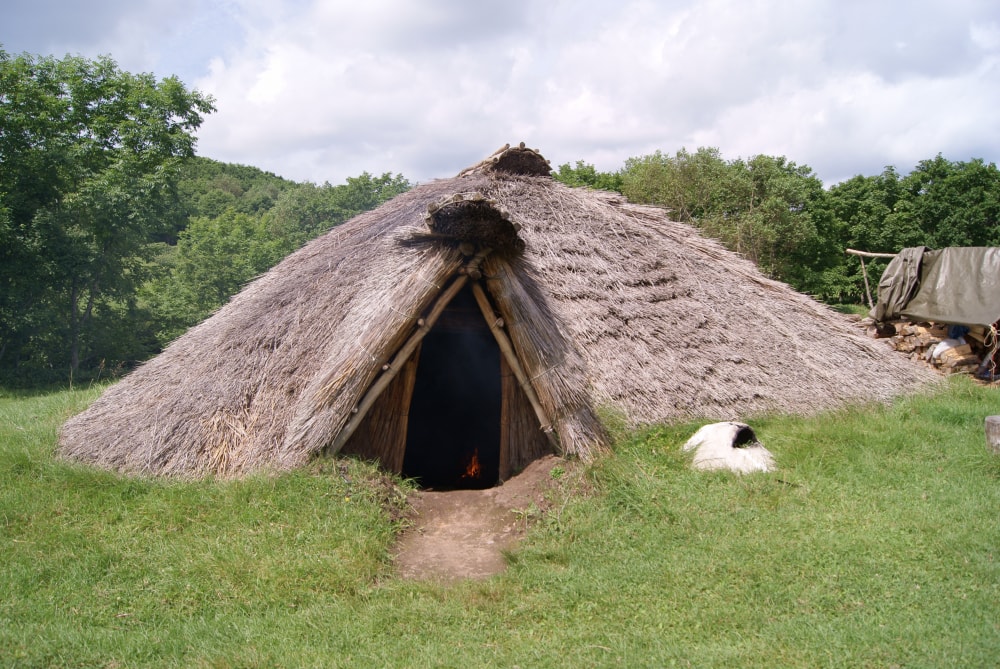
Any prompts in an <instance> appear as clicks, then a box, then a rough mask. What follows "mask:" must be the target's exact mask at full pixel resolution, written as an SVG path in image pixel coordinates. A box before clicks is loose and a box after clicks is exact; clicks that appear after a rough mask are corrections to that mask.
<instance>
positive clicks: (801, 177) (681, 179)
mask: <svg viewBox="0 0 1000 669" xmlns="http://www.w3.org/2000/svg"><path fill="white" fill-rule="evenodd" d="M622 180H623V188H622V191H623V192H624V193H625V195H626V196H627V197H628V198H629V199H630V200H632V201H635V202H647V203H651V204H657V205H660V206H663V207H666V208H668V209H670V211H671V213H672V214H673V215H674V217H675V218H676V219H677V220H679V221H683V222H690V223H692V224H693V225H695V226H697V227H698V228H700V229H701V230H702V231H704V232H705V233H706V234H707V235H709V236H712V237H715V238H716V239H719V240H720V241H722V242H723V243H724V244H725V245H726V246H727V247H728V248H730V249H731V250H733V251H736V252H738V253H741V254H742V255H744V256H746V257H747V258H749V259H751V260H753V261H754V262H755V263H757V265H758V266H759V267H760V268H761V269H762V270H763V271H764V272H766V273H768V274H771V275H772V276H775V277H777V278H780V279H782V280H784V281H787V282H789V283H791V284H792V285H793V286H795V287H796V288H797V289H799V290H808V291H810V292H815V291H817V290H819V289H820V287H821V285H822V283H823V281H821V280H820V279H819V277H818V274H819V273H821V272H822V271H823V269H824V268H825V266H826V264H827V262H828V261H827V258H828V257H829V256H830V249H829V238H828V235H829V230H830V229H831V228H832V227H833V225H834V221H833V217H832V215H831V213H830V212H829V210H828V209H827V207H826V203H825V193H824V191H823V184H822V182H821V181H820V180H819V179H818V178H817V177H816V176H815V175H814V174H813V173H812V170H811V169H810V168H809V167H807V166H805V165H796V164H795V163H793V162H791V161H788V160H786V159H785V158H784V157H783V156H782V157H772V156H764V155H758V156H754V157H752V158H750V159H749V160H745V161H744V160H742V159H737V160H733V161H728V162H727V161H725V160H724V159H723V158H722V156H721V154H720V153H719V150H718V149H715V148H704V147H702V148H699V149H698V150H697V151H696V152H694V153H690V152H688V151H686V150H684V149H681V150H680V151H678V152H677V153H676V154H675V155H673V156H667V155H664V154H662V153H660V152H659V151H657V152H656V153H654V154H651V155H648V156H642V157H639V158H630V159H629V160H628V161H626V163H625V169H624V170H623V174H622Z"/></svg>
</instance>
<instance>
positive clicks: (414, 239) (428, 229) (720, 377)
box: [60, 145, 929, 485]
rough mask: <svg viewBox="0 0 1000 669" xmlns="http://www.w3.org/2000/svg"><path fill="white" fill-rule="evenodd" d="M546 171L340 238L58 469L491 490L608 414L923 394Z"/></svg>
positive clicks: (154, 371)
mask: <svg viewBox="0 0 1000 669" xmlns="http://www.w3.org/2000/svg"><path fill="white" fill-rule="evenodd" d="M549 172H550V168H549V165H548V162H547V161H546V160H545V159H544V158H543V157H542V156H541V155H540V154H538V153H537V152H536V151H533V150H531V149H525V148H524V147H523V145H522V146H521V147H515V148H508V147H504V149H501V150H500V151H498V152H497V153H495V154H494V155H493V156H491V157H490V158H488V159H487V160H485V161H483V162H482V163H480V164H478V165H475V166H473V167H471V168H469V169H467V170H464V171H463V172H462V173H460V174H459V175H458V176H456V177H454V178H451V179H443V180H438V181H434V182H431V183H428V184H424V185H420V186H417V187H416V188H414V189H412V190H411V191H409V192H407V193H405V194H403V195H400V196H398V197H396V198H395V199H393V200H392V201H390V202H388V203H386V204H384V205H383V206H381V207H379V208H378V209H375V210H374V211H371V212H368V213H365V214H362V215H360V216H358V217H356V218H354V219H353V220H351V221H349V222H347V223H345V224H343V225H341V226H339V227H337V228H334V229H333V230H331V231H330V232H329V233H327V234H326V235H324V236H322V237H319V238H317V239H315V240H314V241H312V242H310V243H309V244H307V245H306V246H305V247H303V248H302V249H300V250H299V251H297V252H295V253H293V254H291V255H290V256H289V257H288V258H286V259H285V260H284V261H282V262H281V263H280V264H278V265H277V266H276V267H274V268H273V269H272V270H271V271H269V272H267V273H266V274H264V275H263V276H261V277H260V278H258V279H257V280H256V281H254V282H253V283H251V284H249V285H248V286H247V287H246V288H245V289H244V290H243V291H242V292H240V293H239V294H238V295H236V296H235V297H233V298H232V300H231V301H230V302H229V303H228V304H226V305H225V306H224V307H222V308H221V309H220V310H219V311H218V312H217V313H215V314H214V315H213V316H212V317H211V318H209V319H207V320H206V321H204V322H203V323H201V324H200V325H198V326H196V327H194V328H192V329H191V330H190V331H189V332H187V333H186V334H185V335H184V336H182V337H180V338H179V339H178V340H177V341H175V342H174V343H173V344H171V345H170V346H169V347H167V349H166V350H164V351H163V353H161V354H160V355H159V356H157V357H156V358H154V359H152V360H150V361H149V362H147V363H146V364H144V365H143V366H142V367H140V368H139V369H137V370H136V371H135V372H133V373H132V374H130V375H129V376H128V377H126V378H125V379H124V380H122V381H121V382H120V383H118V384H117V385H115V386H113V387H111V388H109V389H108V390H107V391H106V392H105V393H104V395H103V396H102V397H101V398H100V399H98V400H97V401H96V402H95V403H94V404H93V405H92V406H91V407H90V408H89V409H87V410H86V411H85V412H83V413H82V414H80V415H78V416H76V417H75V418H73V419H71V420H70V421H68V422H67V423H66V425H65V426H64V427H63V429H62V432H61V435H60V451H61V453H62V454H63V455H65V456H68V457H71V458H77V459H80V460H83V461H87V462H92V463H96V464H98V465H101V466H105V467H109V468H113V469H117V470H121V471H124V472H134V473H155V474H183V475H203V474H214V475H220V476H234V475H241V474H244V473H248V472H252V471H255V470H262V469H263V470H268V469H274V470H280V469H287V468H291V467H295V466H298V465H301V464H303V463H304V462H306V461H307V460H308V459H309V458H311V457H313V456H315V455H317V454H320V453H335V452H338V451H343V452H346V453H357V454H361V455H363V456H368V457H372V458H378V459H379V460H380V461H381V463H382V465H383V466H384V467H385V468H387V469H389V470H391V471H395V472H403V473H406V474H409V475H415V476H418V477H420V478H422V479H424V480H426V481H428V482H431V483H434V482H436V481H437V482H438V483H440V481H439V480H438V479H441V480H443V481H445V482H444V483H441V484H442V485H445V484H447V480H445V479H446V476H447V475H451V476H458V477H461V476H472V474H470V473H469V471H471V470H474V469H475V466H476V465H479V464H482V466H483V468H484V469H485V474H482V475H481V476H482V477H483V480H485V481H486V484H490V485H491V484H493V483H495V482H496V480H497V479H498V478H500V479H503V478H506V477H507V476H509V475H510V474H511V473H512V472H515V471H517V470H518V469H520V468H521V467H523V466H524V465H525V464H527V463H528V462H530V461H531V460H533V459H534V458H536V457H538V456H540V455H541V454H544V453H548V452H556V453H560V454H563V455H576V456H580V457H583V458H587V457H589V456H590V455H591V454H593V453H594V452H595V451H596V450H597V449H600V448H602V446H603V445H604V443H605V441H606V436H605V432H604V429H603V427H602V425H601V422H600V420H599V419H598V418H597V416H596V413H595V410H596V409H597V408H602V407H604V408H608V409H610V410H611V411H613V412H615V413H617V414H619V415H620V416H622V417H624V419H626V420H627V421H628V422H629V423H630V424H641V423H651V422H658V421H669V420H672V419H678V418H689V417H706V418H715V419H732V418H745V417H747V416H750V415H753V414H757V413H760V412H768V411H790V412H812V411H816V410H821V409H825V408H829V407H834V406H837V405H841V404H843V403H845V402H851V401H866V400H885V399H887V398H890V397H892V396H894V395H896V394H898V393H900V392H903V391H905V390H906V389H907V388H909V387H911V386H912V385H913V384H914V383H917V382H922V381H925V380H927V378H928V374H929V372H927V371H925V370H923V369H922V368H921V367H918V366H915V365H913V364H912V363H909V361H907V360H905V359H903V358H901V357H898V356H897V355H896V354H894V353H893V352H892V351H890V350H888V348H886V347H885V346H884V344H883V343H881V342H876V341H872V340H869V339H867V338H866V337H864V336H862V334H861V333H860V332H859V331H858V330H857V329H856V328H855V327H854V326H853V325H852V324H850V323H849V322H848V320H847V319H846V318H844V317H842V316H841V315H839V314H837V313H835V312H833V311H831V310H830V309H828V308H826V307H825V306H823V305H821V304H819V303H817V302H815V301H814V300H812V299H810V298H809V297H807V296H804V295H801V294H799V293H796V292H795V291H793V290H791V289H790V288H789V287H788V286H786V285H784V284H782V283H778V282H776V281H772V280H770V279H767V278H765V277H764V276H762V275H761V274H760V272H758V270H757V269H756V267H755V266H754V265H753V264H752V263H750V262H749V261H747V260H745V259H743V258H741V257H739V256H738V255H736V254H734V253H731V252H729V251H727V250H725V249H724V248H723V247H722V246H720V245H719V244H718V243H716V242H714V241H711V240H708V239H705V238H703V237H701V236H700V235H699V234H698V233H697V232H696V231H695V230H694V229H693V228H691V227H689V226H687V225H683V224H680V223H676V222H673V221H671V220H669V218H668V217H667V212H665V211H664V210H662V209H657V208H652V207H644V206H636V205H632V204H629V203H627V202H626V201H625V200H624V199H623V198H621V197H620V196H618V195H615V194H611V193H605V192H599V191H593V190H588V189H573V188H568V187H566V186H564V185H563V184H561V183H558V182H556V181H555V180H553V179H552V178H551V177H550V176H549ZM466 335H469V336H466ZM484 361H485V364H480V363H483V362H484ZM473 448H475V449H476V450H472V449H473ZM479 449H482V451H480V450H479ZM421 454H423V455H421ZM444 460H449V461H453V462H451V463H450V464H447V465H445V466H444V469H438V468H436V467H437V465H433V464H431V465H429V464H428V461H429V462H431V463H434V462H438V463H440V462H441V461H444ZM448 468H451V469H453V470H456V471H457V470H459V469H460V470H462V472H461V473H459V474H454V473H453V474H447V472H446V471H445V470H448ZM449 480H452V481H454V480H455V479H449Z"/></svg>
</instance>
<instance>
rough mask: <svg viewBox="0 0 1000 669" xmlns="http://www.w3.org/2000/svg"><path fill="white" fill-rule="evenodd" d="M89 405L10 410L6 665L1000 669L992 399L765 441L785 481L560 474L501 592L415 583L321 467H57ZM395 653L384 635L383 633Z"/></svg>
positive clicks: (374, 523)
mask: <svg viewBox="0 0 1000 669" xmlns="http://www.w3.org/2000/svg"><path fill="white" fill-rule="evenodd" d="M98 391H99V389H98V388H95V389H92V390H88V391H82V392H81V391H77V392H72V393H68V392H58V393H33V394H13V393H9V392H8V393H3V392H2V391H0V478H2V480H3V481H4V483H5V485H4V486H0V564H2V565H3V568H2V569H0V592H3V593H4V597H3V598H2V599H0V621H2V622H3V624H2V625H0V657H3V658H4V659H5V660H6V664H8V665H11V666H70V667H75V666H79V667H85V666H111V665H115V666H129V667H132V666H136V667H140V666H195V667H209V666H223V667H225V666H261V667H264V666H287V667H298V666H329V665H334V666H379V667H382V666H385V667H392V666H399V667H403V666H406V667H413V666H522V667H580V666H628V667H633V666H636V667H665V666H675V665H676V666H696V667H732V666H740V667H861V668H864V667H872V668H874V667H890V666H900V667H909V666H928V667H931V666H933V667H985V666H992V665H993V664H995V659H996V657H997V654H998V653H1000V636H998V634H997V617H998V615H1000V604H998V602H1000V561H998V560H997V555H996V547H997V546H998V545H1000V525H998V523H997V520H996V509H997V507H998V505H1000V487H998V486H997V483H998V481H1000V459H998V458H997V457H996V456H995V455H992V454H991V453H990V452H989V451H988V450H987V449H986V447H985V444H984V440H983V416H984V415H987V414H989V413H991V412H995V409H996V398H995V392H996V391H995V389H991V388H984V387H981V386H977V385H975V384H973V383H972V382H971V381H969V380H968V379H963V378H952V379H950V381H949V382H948V383H947V384H946V385H945V386H944V387H942V388H940V389H938V390H937V391H936V392H935V393H934V394H930V395H919V396H915V397H913V398H908V399H903V400H900V401H898V402H896V403H895V404H894V405H893V406H890V407H882V406H871V407H856V408H851V409H845V410H842V411H837V412H833V413H830V414H824V415H820V416H815V417H811V418H799V417H788V416H782V417H778V416H775V417H769V418H766V419H765V418H761V419H758V420H756V421H753V426H754V429H755V431H756V432H757V434H758V435H759V436H760V438H761V440H762V441H763V442H764V443H765V444H766V445H767V447H768V448H769V449H770V450H771V451H772V452H773V453H774V454H775V457H776V459H777V462H778V465H779V467H780V469H779V471H777V472H775V473H772V474H755V475H749V476H742V477H740V476H733V475H727V474H722V473H706V472H694V471H692V470H690V469H689V468H688V456H686V455H685V454H682V453H681V452H680V444H682V443H683V442H684V440H685V439H686V438H687V437H688V436H690V434H691V433H692V432H693V430H694V428H695V427H697V426H696V425H676V426H660V427H655V428H652V429H649V430H647V431H644V432H641V433H632V434H629V435H627V436H626V437H625V438H624V439H623V440H622V441H621V442H620V443H619V444H618V445H617V447H616V452H615V453H614V454H613V455H609V456H607V457H605V458H603V459H601V460H600V461H599V462H597V463H594V464H593V465H592V466H590V467H588V468H587V470H586V472H585V474H586V481H587V482H588V485H586V486H584V487H583V488H578V487H573V486H578V485H580V484H579V472H578V468H577V467H576V466H573V467H568V468H567V469H566V472H565V473H564V474H563V475H562V476H561V477H560V479H559V481H558V483H557V484H558V485H559V486H560V487H559V488H557V489H556V491H555V492H554V493H553V494H552V498H551V499H550V502H552V503H553V504H552V506H551V507H550V508H549V510H548V511H547V512H544V513H541V512H540V510H539V507H529V508H528V509H527V510H523V511H521V512H520V513H517V514H515V513H512V514H511V517H510V521H511V522H515V521H517V522H521V523H525V524H527V525H528V527H529V534H528V537H527V539H526V540H525V541H524V542H523V543H521V544H520V545H519V546H518V547H517V548H515V549H513V550H512V551H511V552H510V553H509V554H508V562H509V568H508V570H507V571H506V572H505V573H504V574H502V575H499V576H496V577H493V578H491V579H487V580H485V581H469V582H462V583H457V584H438V583H417V582H410V581H404V580H401V579H399V578H398V577H396V576H395V575H394V573H393V569H392V565H391V556H392V552H393V540H394V536H395V533H396V532H397V531H399V530H400V528H401V524H400V521H399V520H398V515H397V514H398V513H399V510H400V503H401V499H400V492H399V490H398V489H396V488H393V487H391V486H388V485H386V481H385V480H384V479H383V478H382V477H380V476H379V475H378V474H377V472H375V471H374V470H373V468H372V467H371V466H369V465H364V464H361V463H358V462H354V461H351V460H343V461H341V460H336V461H325V460H324V461H319V462H317V463H316V464H314V465H313V466H312V467H310V468H307V469H305V470H303V471H299V472H294V473H285V474H281V475H276V476H261V477H251V478H249V479H247V480H243V481H212V480H203V481H166V480H155V479H142V478H125V477H121V476H117V475H113V474H109V473H106V472H102V471H97V470H93V469H89V468H85V467H80V466H76V465H73V464H71V463H67V462H65V461H61V460H58V459H56V458H54V457H53V455H52V453H53V445H54V440H55V431H56V428H57V426H58V425H59V424H60V423H61V421H62V420H63V419H64V418H65V417H66V416H68V415H70V414H72V413H74V412H75V411H78V410H80V409H81V408H82V407H83V406H84V405H85V404H86V403H87V402H89V401H91V400H92V399H93V398H95V397H96V395H97V392H98ZM386 630H390V631H391V633H386Z"/></svg>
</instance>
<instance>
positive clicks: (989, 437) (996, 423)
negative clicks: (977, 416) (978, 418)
mask: <svg viewBox="0 0 1000 669" xmlns="http://www.w3.org/2000/svg"><path fill="white" fill-rule="evenodd" d="M986 446H987V447H988V448H990V449H991V450H992V451H993V452H994V453H996V454H998V455H1000V416H987V417H986Z"/></svg>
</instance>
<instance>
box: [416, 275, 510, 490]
mask: <svg viewBox="0 0 1000 669" xmlns="http://www.w3.org/2000/svg"><path fill="white" fill-rule="evenodd" d="M419 355H420V357H419V361H418V364H417V375H416V381H415V383H414V388H413V397H412V400H411V404H410V410H409V419H408V423H407V437H406V453H405V455H404V457H403V470H402V474H403V476H406V477H410V478H413V479H415V480H417V482H418V483H419V484H420V485H421V486H422V487H424V488H433V489H436V490H455V489H479V488H489V487H492V486H494V485H496V484H497V482H498V480H499V476H500V419H501V415H500V414H501V385H500V349H499V347H498V346H497V343H496V341H495V340H494V338H493V335H492V334H491V333H490V330H489V327H488V326H487V324H486V321H485V319H484V318H483V316H482V313H481V312H480V310H479V307H478V306H477V304H476V301H475V297H474V296H473V295H472V291H471V290H470V289H469V288H468V287H466V288H465V289H463V290H462V291H461V292H460V293H459V294H458V295H457V296H456V297H455V299H453V300H452V301H451V303H450V304H449V305H448V306H447V307H446V308H445V310H444V312H443V313H442V315H441V318H440V319H439V320H438V322H437V324H436V325H435V326H434V329H433V330H431V331H430V332H429V333H428V334H427V336H426V337H425V338H424V340H423V343H422V344H421V347H420V354H419Z"/></svg>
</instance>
